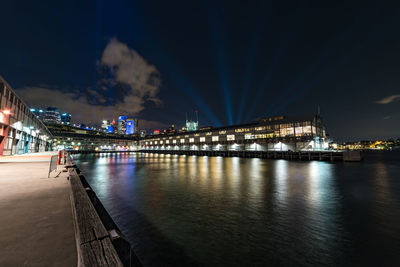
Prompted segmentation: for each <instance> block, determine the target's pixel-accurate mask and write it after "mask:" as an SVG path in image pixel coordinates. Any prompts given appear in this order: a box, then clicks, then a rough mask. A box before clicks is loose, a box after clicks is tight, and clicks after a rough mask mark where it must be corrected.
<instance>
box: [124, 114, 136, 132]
mask: <svg viewBox="0 0 400 267" xmlns="http://www.w3.org/2000/svg"><path fill="white" fill-rule="evenodd" d="M125 126H126V130H125V134H128V135H129V134H134V133H135V119H133V118H127V119H126V121H125Z"/></svg>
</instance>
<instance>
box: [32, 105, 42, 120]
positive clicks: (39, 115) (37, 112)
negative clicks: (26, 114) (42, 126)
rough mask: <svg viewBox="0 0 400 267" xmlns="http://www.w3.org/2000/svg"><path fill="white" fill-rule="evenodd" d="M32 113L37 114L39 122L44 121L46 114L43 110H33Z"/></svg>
mask: <svg viewBox="0 0 400 267" xmlns="http://www.w3.org/2000/svg"><path fill="white" fill-rule="evenodd" d="M31 112H32V113H33V114H35V116H36V118H38V119H39V120H41V121H43V120H44V115H45V112H44V110H43V109H41V108H40V109H39V108H31Z"/></svg>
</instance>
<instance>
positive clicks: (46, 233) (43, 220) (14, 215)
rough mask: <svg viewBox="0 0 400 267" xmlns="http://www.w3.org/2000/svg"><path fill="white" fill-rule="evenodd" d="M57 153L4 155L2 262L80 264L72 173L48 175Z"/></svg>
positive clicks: (0, 175) (0, 162)
mask: <svg viewBox="0 0 400 267" xmlns="http://www.w3.org/2000/svg"><path fill="white" fill-rule="evenodd" d="M51 154H54V153H35V154H31V155H23V156H13V157H1V158H0V266H76V264H77V256H76V245H75V234H74V226H73V220H72V210H71V202H70V199H69V190H70V189H69V182H68V181H67V173H62V174H61V175H60V176H59V178H47V172H48V169H49V161H50V156H51Z"/></svg>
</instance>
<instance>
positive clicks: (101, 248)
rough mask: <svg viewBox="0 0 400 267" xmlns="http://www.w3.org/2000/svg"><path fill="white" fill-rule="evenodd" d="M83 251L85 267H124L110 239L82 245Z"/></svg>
mask: <svg viewBox="0 0 400 267" xmlns="http://www.w3.org/2000/svg"><path fill="white" fill-rule="evenodd" d="M81 250H82V256H83V257H82V258H83V264H84V265H85V266H123V265H122V263H121V261H120V259H119V257H118V254H117V253H116V252H115V249H114V247H113V245H112V242H111V239H110V238H109V237H106V238H104V239H102V240H95V241H92V242H88V243H86V244H82V246H81Z"/></svg>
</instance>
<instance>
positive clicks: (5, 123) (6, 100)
mask: <svg viewBox="0 0 400 267" xmlns="http://www.w3.org/2000/svg"><path fill="white" fill-rule="evenodd" d="M50 137H51V133H50V132H49V130H48V129H47V128H46V126H45V125H44V124H43V123H42V122H41V121H40V120H39V119H38V118H37V115H36V114H34V113H33V112H31V111H30V108H28V106H27V105H25V103H24V102H23V101H22V100H21V98H19V97H18V96H17V94H16V93H15V92H14V90H13V89H12V88H11V86H9V85H8V84H7V82H6V81H5V80H4V79H3V78H2V77H0V155H13V154H23V153H32V152H41V151H46V150H49V149H50V146H51V140H50V139H51V138H50Z"/></svg>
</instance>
